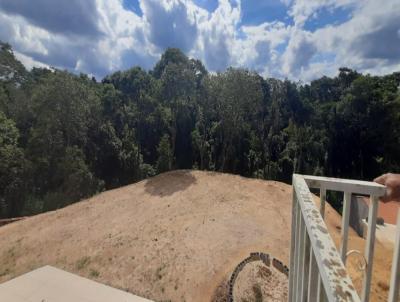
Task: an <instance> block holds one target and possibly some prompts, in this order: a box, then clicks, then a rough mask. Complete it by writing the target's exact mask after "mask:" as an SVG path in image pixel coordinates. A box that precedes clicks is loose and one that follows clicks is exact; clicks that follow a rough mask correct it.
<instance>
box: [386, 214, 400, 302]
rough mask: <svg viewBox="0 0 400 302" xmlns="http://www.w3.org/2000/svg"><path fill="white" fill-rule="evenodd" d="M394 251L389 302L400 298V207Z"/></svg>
mask: <svg viewBox="0 0 400 302" xmlns="http://www.w3.org/2000/svg"><path fill="white" fill-rule="evenodd" d="M395 244H396V246H395V248H394V251H393V262H392V274H391V277H390V291H389V302H397V301H398V300H399V286H400V209H399V210H398V211H397V230H396V241H395Z"/></svg>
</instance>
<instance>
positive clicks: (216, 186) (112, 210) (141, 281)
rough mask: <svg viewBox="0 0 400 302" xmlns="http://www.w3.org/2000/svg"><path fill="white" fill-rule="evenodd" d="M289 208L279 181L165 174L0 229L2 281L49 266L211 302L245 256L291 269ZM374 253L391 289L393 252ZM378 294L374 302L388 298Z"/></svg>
mask: <svg viewBox="0 0 400 302" xmlns="http://www.w3.org/2000/svg"><path fill="white" fill-rule="evenodd" d="M290 208H291V187H290V186H289V185H286V184H283V183H279V182H274V181H262V180H255V179H247V178H243V177H239V176H233V175H229V174H221V173H211V172H200V171H174V172H169V173H165V174H161V175H159V176H156V177H154V178H151V179H148V180H145V181H142V182H139V183H137V184H133V185H129V186H126V187H122V188H119V189H115V190H111V191H107V192H104V193H102V194H99V195H97V196H95V197H92V198H90V199H88V200H85V201H82V202H79V203H76V204H74V205H71V206H69V207H66V208H64V209H60V210H57V211H54V212H49V213H45V214H41V215H37V216H34V217H31V218H29V219H26V220H24V221H20V222H16V223H13V224H10V225H6V226H4V227H1V228H0V282H3V281H6V280H8V279H11V278H13V277H15V276H17V275H20V274H22V273H25V272H27V271H30V270H32V269H35V268H37V267H40V266H43V265H45V264H50V265H53V266H55V267H59V268H61V269H65V270H68V271H70V272H73V273H76V274H79V275H82V276H85V277H89V278H91V279H95V280H97V281H99V282H102V283H105V284H108V285H111V286H114V287H117V288H121V289H125V290H127V291H130V292H132V293H134V294H137V295H139V296H143V297H146V298H150V299H153V300H157V301H161V300H171V301H210V300H211V299H212V297H213V295H214V293H215V291H216V288H217V287H218V285H220V284H222V283H223V282H224V280H226V279H227V278H229V275H230V273H231V272H232V270H233V268H234V267H235V266H236V265H237V264H238V263H239V262H240V261H241V260H242V259H243V258H245V257H247V256H248V254H249V253H250V252H253V251H259V252H266V253H269V254H271V255H274V256H276V257H278V258H279V259H281V260H282V261H283V262H286V263H288V254H289V244H290V223H291V219H290V213H291V210H290ZM327 221H328V225H329V227H330V229H331V231H332V232H333V233H335V236H337V234H338V233H339V230H338V229H337V228H336V227H337V226H338V225H340V216H339V215H338V214H337V213H336V212H334V211H333V210H332V209H331V208H330V207H328V213H327ZM350 237H351V238H350V248H356V249H359V250H362V248H363V247H362V245H363V242H364V240H362V239H360V238H358V237H356V236H355V235H354V233H352V234H350ZM377 249H378V255H377V260H376V261H377V263H376V264H378V265H375V268H377V270H378V275H377V276H378V277H377V278H378V279H377V280H374V282H375V283H377V282H378V281H380V282H381V283H382V282H387V280H388V277H387V276H388V272H389V270H390V260H391V255H390V256H389V254H390V251H387V250H386V249H385V248H384V247H382V246H381V245H380V244H378V246H377ZM349 262H350V263H349V265H350V266H353V265H354V263H353V262H354V261H353V259H350V261H349ZM386 275H387V276H386ZM354 276H355V278H356V285H358V284H357V282H358V281H357V280H358V279H357V278H359V277H360V273H358V272H355V274H354ZM382 280H383V281H382ZM358 286H359V285H358ZM381 287H382V286H376V285H375V287H374V291H376V292H374V298H373V299H372V301H380V300H381V299H382V298H383V296H384V295H385V294H387V293H386V292H385V291H384V290H382V289H381ZM382 301H383V300H382Z"/></svg>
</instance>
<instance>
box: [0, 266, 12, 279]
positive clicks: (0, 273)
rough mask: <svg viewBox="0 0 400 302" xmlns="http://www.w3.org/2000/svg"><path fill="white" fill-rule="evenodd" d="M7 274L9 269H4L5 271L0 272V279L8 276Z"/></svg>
mask: <svg viewBox="0 0 400 302" xmlns="http://www.w3.org/2000/svg"><path fill="white" fill-rule="evenodd" d="M9 273H10V269H9V268H6V269H5V270H3V271H0V277H3V276H5V275H8V274H9Z"/></svg>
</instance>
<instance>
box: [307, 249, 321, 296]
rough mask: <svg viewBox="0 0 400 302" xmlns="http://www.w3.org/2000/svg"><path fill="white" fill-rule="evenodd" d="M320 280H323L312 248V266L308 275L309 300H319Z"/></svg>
mask: <svg viewBox="0 0 400 302" xmlns="http://www.w3.org/2000/svg"><path fill="white" fill-rule="evenodd" d="M318 280H321V278H320V277H319V273H318V265H317V261H316V260H315V256H314V253H313V250H312V249H310V268H309V277H308V293H307V296H308V300H307V301H308V302H314V301H317V297H318V296H317V295H318Z"/></svg>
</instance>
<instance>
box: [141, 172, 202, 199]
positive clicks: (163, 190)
mask: <svg viewBox="0 0 400 302" xmlns="http://www.w3.org/2000/svg"><path fill="white" fill-rule="evenodd" d="M195 183H196V177H195V176H194V175H193V174H192V171H191V170H177V171H171V172H167V173H163V174H160V175H157V176H155V177H152V178H150V179H148V180H147V181H146V183H145V185H144V187H145V191H146V192H147V193H149V194H151V195H155V196H160V197H163V196H170V195H172V194H174V193H176V192H180V191H184V190H186V189H187V188H189V187H190V186H191V185H193V184H195Z"/></svg>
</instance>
